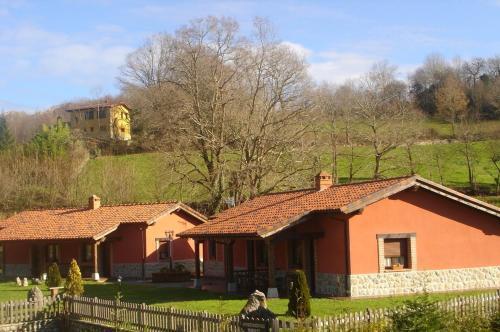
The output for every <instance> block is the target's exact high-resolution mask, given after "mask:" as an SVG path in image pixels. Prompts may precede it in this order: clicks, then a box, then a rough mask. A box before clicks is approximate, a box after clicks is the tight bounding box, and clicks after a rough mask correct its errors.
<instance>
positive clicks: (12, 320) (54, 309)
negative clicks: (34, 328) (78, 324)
mask: <svg viewBox="0 0 500 332" xmlns="http://www.w3.org/2000/svg"><path fill="white" fill-rule="evenodd" d="M61 309H62V305H61V301H60V300H59V299H52V298H50V297H45V298H43V300H42V301H39V302H30V301H23V300H19V301H9V302H0V325H7V324H17V323H24V322H29V321H45V320H51V319H54V318H57V317H59V315H60V314H61V313H62V310H61Z"/></svg>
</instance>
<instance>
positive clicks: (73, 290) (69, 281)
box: [64, 259, 83, 296]
mask: <svg viewBox="0 0 500 332" xmlns="http://www.w3.org/2000/svg"><path fill="white" fill-rule="evenodd" d="M64 288H65V289H66V294H68V295H76V296H78V295H82V294H83V281H82V273H81V272H80V267H78V263H77V262H76V260H75V259H72V260H71V263H70V266H69V271H68V276H67V277H66V284H65V285H64Z"/></svg>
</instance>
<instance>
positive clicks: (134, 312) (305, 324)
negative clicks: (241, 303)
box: [0, 291, 500, 332]
mask: <svg viewBox="0 0 500 332" xmlns="http://www.w3.org/2000/svg"><path fill="white" fill-rule="evenodd" d="M438 306H439V307H440V308H441V309H442V310H444V311H447V312H450V313H452V314H454V315H457V316H463V315H466V314H467V313H471V312H474V313H476V314H478V315H481V316H485V317H488V316H491V315H494V314H496V313H497V312H498V311H499V310H500V291H497V292H496V293H489V294H480V295H475V296H467V297H459V298H454V299H452V300H449V301H443V302H439V303H438ZM391 311H392V310H390V309H377V310H365V311H361V312H355V313H346V314H342V315H337V316H332V317H325V318H310V319H307V320H305V321H287V320H281V319H275V320H271V321H260V320H243V319H242V318H241V317H239V316H225V315H218V314H213V313H208V312H195V311H189V310H180V309H174V308H166V307H159V306H150V305H146V304H137V303H128V302H121V301H114V300H103V299H98V298H87V297H65V298H64V299H58V300H52V299H50V298H45V299H44V300H43V302H41V303H35V302H26V301H10V302H4V303H0V331H2V324H4V326H6V325H9V324H10V325H12V324H18V323H23V322H47V321H50V320H56V319H58V318H59V319H60V320H62V318H64V319H65V321H66V322H82V323H88V324H92V325H94V326H107V327H111V328H113V329H122V330H125V331H159V332H160V331H185V332H194V331H196V332H201V331H204V332H205V331H206V332H236V331H238V332H239V331H244V330H245V331H246V329H243V328H242V326H246V328H248V330H249V331H258V329H255V328H256V327H258V326H266V327H267V328H266V330H269V331H273V332H276V331H295V330H298V329H300V330H301V331H320V332H326V331H344V330H356V329H364V328H367V327H368V326H373V325H377V324H378V325H384V324H387V323H388V319H387V318H388V314H389V313H390V312H391ZM252 328H253V329H252ZM34 330H37V329H34Z"/></svg>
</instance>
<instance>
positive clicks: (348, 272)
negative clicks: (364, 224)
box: [344, 218, 351, 296]
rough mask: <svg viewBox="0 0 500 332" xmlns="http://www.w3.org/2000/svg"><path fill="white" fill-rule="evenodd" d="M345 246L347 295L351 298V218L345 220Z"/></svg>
mask: <svg viewBox="0 0 500 332" xmlns="http://www.w3.org/2000/svg"><path fill="white" fill-rule="evenodd" d="M344 245H345V274H346V275H345V286H344V287H345V295H346V296H350V295H351V291H350V278H351V257H350V256H351V255H350V241H349V218H347V219H345V220H344Z"/></svg>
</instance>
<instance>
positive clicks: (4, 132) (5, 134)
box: [0, 114, 14, 150]
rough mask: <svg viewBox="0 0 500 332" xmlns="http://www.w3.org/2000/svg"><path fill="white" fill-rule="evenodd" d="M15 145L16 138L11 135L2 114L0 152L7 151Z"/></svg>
mask: <svg viewBox="0 0 500 332" xmlns="http://www.w3.org/2000/svg"><path fill="white" fill-rule="evenodd" d="M13 144H14V138H13V137H12V135H11V134H10V131H9V127H8V126H7V120H6V119H5V116H4V115H3V114H0V150H5V149H8V148H9V147H11V146H12V145H13Z"/></svg>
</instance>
